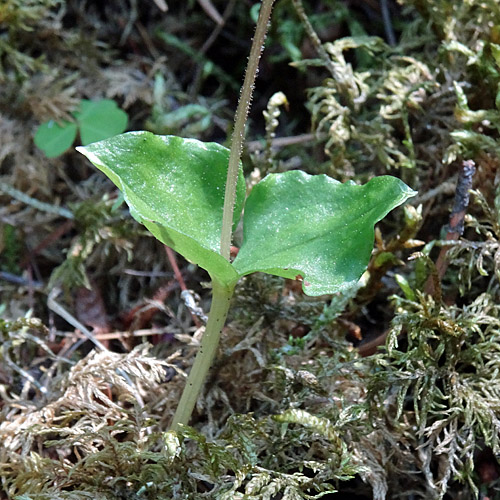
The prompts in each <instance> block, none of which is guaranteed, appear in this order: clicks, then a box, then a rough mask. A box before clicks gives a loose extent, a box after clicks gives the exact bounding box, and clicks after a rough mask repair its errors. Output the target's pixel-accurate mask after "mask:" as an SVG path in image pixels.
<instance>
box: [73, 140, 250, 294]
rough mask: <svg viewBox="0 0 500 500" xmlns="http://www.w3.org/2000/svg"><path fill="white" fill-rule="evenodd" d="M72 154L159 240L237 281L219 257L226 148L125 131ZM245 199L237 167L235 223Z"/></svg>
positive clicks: (222, 277) (214, 276)
mask: <svg viewBox="0 0 500 500" xmlns="http://www.w3.org/2000/svg"><path fill="white" fill-rule="evenodd" d="M77 150H78V151H79V152H80V153H82V154H84V155H85V156H86V157H87V158H88V159H89V160H90V161H91V162H92V163H93V164H94V165H95V166H96V167H97V168H99V169H100V170H102V171H103V172H104V173H105V174H106V175H107V176H108V177H109V178H110V179H111V180H112V181H113V182H114V183H115V184H116V185H117V186H118V187H119V188H120V190H121V191H122V192H123V194H124V197H125V201H126V202H127V204H128V206H129V207H130V211H131V213H132V215H133V216H134V217H135V218H136V219H137V220H138V221H140V222H142V223H143V224H144V225H145V226H146V227H147V228H148V229H149V230H150V231H151V232H152V233H153V235H154V236H156V237H157V238H158V239H159V240H160V241H162V242H163V243H165V244H166V245H168V246H170V247H172V248H173V249H174V250H176V251H177V252H179V253H180V254H182V255H184V257H186V258H187V259H189V260H191V261H192V262H195V263H196V264H198V265H199V266H200V267H202V268H204V269H206V270H207V271H208V272H209V274H210V275H211V277H212V279H215V280H218V281H219V282H220V283H221V284H223V285H224V284H225V285H227V284H231V283H234V282H235V281H236V280H237V279H238V275H237V273H236V271H235V270H234V269H233V267H232V266H231V264H230V263H229V262H228V261H227V260H226V259H224V257H222V255H220V253H219V252H220V236H221V230H222V209H223V204H224V191H225V184H226V175H227V166H228V161H229V150H228V149H226V148H224V147H223V146H220V145H219V144H215V143H203V142H200V141H197V140H194V139H183V138H181V137H174V136H157V135H154V134H152V133H150V132H129V133H127V134H122V135H119V136H116V137H113V138H111V139H107V140H104V141H101V142H97V143H94V144H91V145H89V146H87V147H80V148H77ZM244 197H245V180H244V178H243V174H242V172H241V167H240V175H239V178H238V186H237V197H236V206H235V211H234V214H235V215H234V219H235V220H234V222H235V224H236V223H237V221H238V219H239V217H240V214H241V211H242V207H243V201H244Z"/></svg>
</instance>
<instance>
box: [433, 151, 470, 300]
mask: <svg viewBox="0 0 500 500" xmlns="http://www.w3.org/2000/svg"><path fill="white" fill-rule="evenodd" d="M475 171H476V166H475V164H474V162H473V161H472V160H466V161H464V162H463V165H462V169H461V170H460V172H459V175H458V180H457V188H456V190H455V201H454V204H453V209H452V211H451V214H450V223H449V225H448V231H447V233H446V241H455V240H458V239H459V238H460V236H461V235H462V233H463V232H464V217H465V212H466V210H467V207H468V206H469V198H470V196H469V191H470V189H471V188H472V177H473V176H474V172H475ZM449 248H450V247H449V246H448V245H445V246H443V247H442V248H441V251H440V252H439V256H438V258H437V261H436V269H437V274H438V277H439V280H441V279H442V278H443V276H444V273H445V272H446V269H447V268H448V259H447V258H446V254H447V252H448V249H449ZM434 289H435V287H434V281H433V280H432V279H431V277H429V279H428V280H427V283H426V285H425V293H428V294H431V295H432V294H433V293H434Z"/></svg>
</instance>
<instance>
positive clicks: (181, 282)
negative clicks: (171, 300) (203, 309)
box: [165, 245, 201, 328]
mask: <svg viewBox="0 0 500 500" xmlns="http://www.w3.org/2000/svg"><path fill="white" fill-rule="evenodd" d="M165 252H166V253H167V258H168V261H169V262H170V266H171V267H172V270H173V271H174V276H175V279H176V280H177V282H178V283H179V286H180V288H181V290H182V291H183V292H184V291H187V286H186V283H185V282H184V278H183V277H182V273H181V271H180V269H179V266H178V265H177V259H176V258H175V253H174V251H173V250H172V249H171V248H170V247H167V245H165ZM189 313H190V314H191V317H192V318H193V323H194V324H195V326H196V328H200V326H201V321H200V320H199V318H198V317H197V316H196V314H194V313H193V311H191V310H190V311H189Z"/></svg>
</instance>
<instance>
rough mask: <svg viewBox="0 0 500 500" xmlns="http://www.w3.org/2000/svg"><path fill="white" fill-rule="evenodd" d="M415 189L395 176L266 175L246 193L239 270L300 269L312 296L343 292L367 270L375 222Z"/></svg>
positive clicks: (284, 272) (286, 272)
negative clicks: (360, 180) (359, 181)
mask: <svg viewBox="0 0 500 500" xmlns="http://www.w3.org/2000/svg"><path fill="white" fill-rule="evenodd" d="M414 195H415V192H414V191H413V190H411V189H410V188H409V187H408V186H407V185H406V184H404V183H403V182H402V181H400V180H399V179H397V178H395V177H390V176H382V177H375V178H373V179H372V180H371V181H369V182H368V183H367V184H365V185H363V186H358V185H355V184H350V183H347V184H341V183H340V182H338V181H335V180H334V179H331V178H330V177H327V176H326V175H315V176H311V175H308V174H306V173H304V172H301V171H290V172H285V173H282V174H271V175H268V176H267V177H266V178H265V179H263V180H262V181H261V182H260V183H259V184H257V185H256V186H255V187H254V188H253V190H252V192H251V194H250V196H249V197H248V200H247V203H246V205H245V214H244V218H243V244H242V246H241V248H240V251H239V253H238V256H237V257H236V259H235V261H234V263H233V265H234V267H235V269H236V271H237V272H238V274H240V275H241V276H243V275H246V274H250V273H253V272H256V271H263V272H266V273H269V274H274V275H277V276H283V277H285V278H292V279H294V278H297V277H299V275H300V277H301V278H303V289H304V291H305V293H307V294H308V295H322V294H327V293H334V292H338V291H340V290H342V289H343V288H345V287H347V286H350V285H352V284H353V283H355V282H357V280H358V279H359V278H360V277H361V274H362V273H363V271H364V270H365V268H366V265H367V264H368V261H369V259H370V254H371V251H372V249H373V238H374V224H375V223H376V222H378V221H379V220H381V219H382V218H383V217H385V216H386V215H387V213H388V212H390V211H391V210H392V209H393V208H396V207H397V206H398V205H400V204H401V203H403V202H404V201H406V200H407V199H408V198H410V197H411V196H414Z"/></svg>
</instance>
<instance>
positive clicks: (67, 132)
mask: <svg viewBox="0 0 500 500" xmlns="http://www.w3.org/2000/svg"><path fill="white" fill-rule="evenodd" d="M76 130H77V126H76V123H71V122H68V121H63V122H61V124H58V123H56V122H55V121H54V120H50V121H48V122H46V123H42V125H40V126H39V127H38V129H37V131H36V133H35V137H34V140H35V144H36V145H37V146H38V147H39V148H40V149H41V150H42V151H43V152H44V153H45V156H47V157H48V158H55V157H56V156H59V155H60V154H62V153H64V152H65V151H66V150H67V149H68V148H69V147H71V145H72V144H73V142H74V140H75V137H76Z"/></svg>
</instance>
